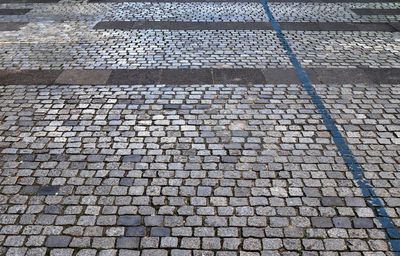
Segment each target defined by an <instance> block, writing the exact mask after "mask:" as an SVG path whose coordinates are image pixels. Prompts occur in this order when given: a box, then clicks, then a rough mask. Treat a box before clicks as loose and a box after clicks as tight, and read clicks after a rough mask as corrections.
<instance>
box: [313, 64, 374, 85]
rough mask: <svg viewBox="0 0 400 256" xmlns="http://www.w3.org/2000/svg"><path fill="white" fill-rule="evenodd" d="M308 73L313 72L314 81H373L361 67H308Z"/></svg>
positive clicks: (325, 82)
mask: <svg viewBox="0 0 400 256" xmlns="http://www.w3.org/2000/svg"><path fill="white" fill-rule="evenodd" d="M307 73H309V74H311V75H310V76H311V80H312V82H314V83H322V84H329V83H351V84H355V83H368V84H371V83H372V80H371V79H370V78H369V77H368V76H367V74H366V73H365V71H364V70H362V69H360V68H352V69H344V68H311V69H307Z"/></svg>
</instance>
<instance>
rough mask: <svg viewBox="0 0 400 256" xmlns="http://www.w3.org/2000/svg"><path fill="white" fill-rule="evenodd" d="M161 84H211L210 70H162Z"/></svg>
mask: <svg viewBox="0 0 400 256" xmlns="http://www.w3.org/2000/svg"><path fill="white" fill-rule="evenodd" d="M161 83H162V84H171V85H184V84H187V85H190V84H212V83H213V80H212V74H211V70H210V69H164V70H162V71H161Z"/></svg>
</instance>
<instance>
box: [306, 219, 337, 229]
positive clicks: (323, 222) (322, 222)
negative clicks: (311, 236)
mask: <svg viewBox="0 0 400 256" xmlns="http://www.w3.org/2000/svg"><path fill="white" fill-rule="evenodd" d="M311 223H312V226H313V227H314V228H332V227H333V224H332V220H331V218H327V217H312V218H311Z"/></svg>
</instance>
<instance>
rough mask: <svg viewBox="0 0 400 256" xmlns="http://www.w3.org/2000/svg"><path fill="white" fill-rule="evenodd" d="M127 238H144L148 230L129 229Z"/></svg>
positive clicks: (139, 228) (140, 227) (142, 228)
mask: <svg viewBox="0 0 400 256" xmlns="http://www.w3.org/2000/svg"><path fill="white" fill-rule="evenodd" d="M126 235H127V236H139V237H143V236H145V235H146V228H145V227H143V226H139V227H129V228H128V229H127V231H126Z"/></svg>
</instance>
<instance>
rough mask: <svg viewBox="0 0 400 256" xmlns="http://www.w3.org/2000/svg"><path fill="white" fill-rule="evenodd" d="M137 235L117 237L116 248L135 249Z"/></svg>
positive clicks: (137, 239)
mask: <svg viewBox="0 0 400 256" xmlns="http://www.w3.org/2000/svg"><path fill="white" fill-rule="evenodd" d="M139 244H140V238H139V237H119V238H118V239H117V248H118V249H136V248H139Z"/></svg>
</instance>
